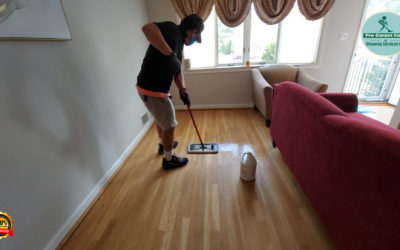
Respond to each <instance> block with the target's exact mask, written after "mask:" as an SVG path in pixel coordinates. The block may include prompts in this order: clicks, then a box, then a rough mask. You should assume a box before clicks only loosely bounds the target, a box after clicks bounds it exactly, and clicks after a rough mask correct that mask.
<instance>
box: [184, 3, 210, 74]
mask: <svg viewBox="0 0 400 250" xmlns="http://www.w3.org/2000/svg"><path fill="white" fill-rule="evenodd" d="M215 18H216V15H215V10H214V9H213V10H212V12H211V14H210V15H209V17H208V18H207V20H206V21H205V23H204V30H203V32H201V43H194V44H193V45H191V46H184V53H185V58H189V59H190V63H191V67H192V68H201V67H213V66H215V61H216V60H215V54H216V53H215V39H216V35H215Z"/></svg>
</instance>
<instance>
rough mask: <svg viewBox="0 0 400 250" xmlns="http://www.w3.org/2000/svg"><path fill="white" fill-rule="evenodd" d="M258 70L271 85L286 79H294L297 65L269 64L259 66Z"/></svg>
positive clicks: (293, 80) (291, 80) (292, 80)
mask: <svg viewBox="0 0 400 250" xmlns="http://www.w3.org/2000/svg"><path fill="white" fill-rule="evenodd" d="M259 71H260V72H261V74H262V75H263V76H264V78H265V80H266V81H267V82H268V83H269V84H271V85H273V84H275V83H281V82H286V81H289V82H295V81H296V75H297V67H295V66H292V65H269V66H267V67H261V68H259Z"/></svg>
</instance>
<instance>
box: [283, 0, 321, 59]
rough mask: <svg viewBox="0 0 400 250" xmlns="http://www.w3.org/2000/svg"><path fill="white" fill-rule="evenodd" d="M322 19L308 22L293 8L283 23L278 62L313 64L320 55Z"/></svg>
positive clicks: (296, 8)
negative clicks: (318, 54)
mask: <svg viewBox="0 0 400 250" xmlns="http://www.w3.org/2000/svg"><path fill="white" fill-rule="evenodd" d="M321 25H322V19H318V20H316V21H308V20H306V18H305V17H304V16H303V15H302V14H301V13H300V11H299V8H298V6H297V2H296V4H295V6H293V9H292V11H291V12H290V14H289V15H288V16H287V17H286V18H285V19H283V21H282V22H281V30H280V38H279V41H280V43H279V48H278V62H279V63H313V62H315V60H316V55H317V53H318V44H319V37H320V34H321Z"/></svg>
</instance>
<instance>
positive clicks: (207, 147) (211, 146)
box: [188, 143, 218, 154]
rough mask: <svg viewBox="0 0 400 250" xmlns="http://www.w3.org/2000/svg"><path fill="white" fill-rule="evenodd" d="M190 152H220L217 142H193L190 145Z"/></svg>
mask: <svg viewBox="0 0 400 250" xmlns="http://www.w3.org/2000/svg"><path fill="white" fill-rule="evenodd" d="M188 153H191V154H216V153H218V144H217V143H203V145H202V144H201V143H191V144H189V147H188Z"/></svg>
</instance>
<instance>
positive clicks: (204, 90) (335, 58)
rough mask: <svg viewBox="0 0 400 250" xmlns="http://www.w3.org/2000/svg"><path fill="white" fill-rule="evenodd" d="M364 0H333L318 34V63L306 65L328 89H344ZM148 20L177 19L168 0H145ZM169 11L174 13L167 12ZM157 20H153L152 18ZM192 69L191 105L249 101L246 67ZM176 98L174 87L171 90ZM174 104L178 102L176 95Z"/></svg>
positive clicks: (188, 75)
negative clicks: (343, 38) (344, 36)
mask: <svg viewBox="0 0 400 250" xmlns="http://www.w3.org/2000/svg"><path fill="white" fill-rule="evenodd" d="M364 3H365V0H356V1H346V0H336V1H335V4H334V7H333V8H332V9H331V11H330V13H329V14H328V15H327V16H326V18H325V22H324V27H323V36H322V37H321V43H320V53H319V58H318V63H317V64H316V65H312V66H306V67H305V68H306V70H307V72H308V73H309V74H310V75H311V76H312V77H314V78H316V79H319V80H322V81H325V82H326V83H328V84H329V89H328V92H341V91H342V90H343V87H344V84H345V80H346V75H347V70H348V66H349V64H350V60H351V56H352V52H353V48H354V45H355V41H356V37H357V34H358V28H359V25H360V22H361V16H362V12H363V7H364ZM147 4H148V11H149V19H150V21H163V20H164V21H165V20H170V21H174V20H176V14H175V12H174V9H173V6H172V4H171V1H164V0H151V1H147ZM170 11H172V12H173V13H170ZM153 18H154V19H156V20H153ZM340 32H347V33H348V35H349V38H348V39H347V40H346V41H339V40H338V38H339V34H340ZM230 72H231V73H229V71H228V72H226V70H223V71H222V72H220V71H219V70H205V71H201V70H196V71H195V70H192V71H189V72H185V82H186V86H187V88H188V90H189V93H190V95H191V98H192V103H193V106H194V107H196V106H197V107H231V106H240V105H242V104H243V105H242V106H248V105H249V104H251V103H252V102H253V101H252V97H251V91H252V85H251V74H250V72H249V69H245V70H242V71H239V72H237V71H235V70H233V71H230ZM217 90H221V92H217ZM172 94H173V95H174V96H177V97H179V95H177V93H176V89H174V90H173V91H172ZM174 103H175V104H176V105H181V103H180V102H179V98H175V100H174Z"/></svg>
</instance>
